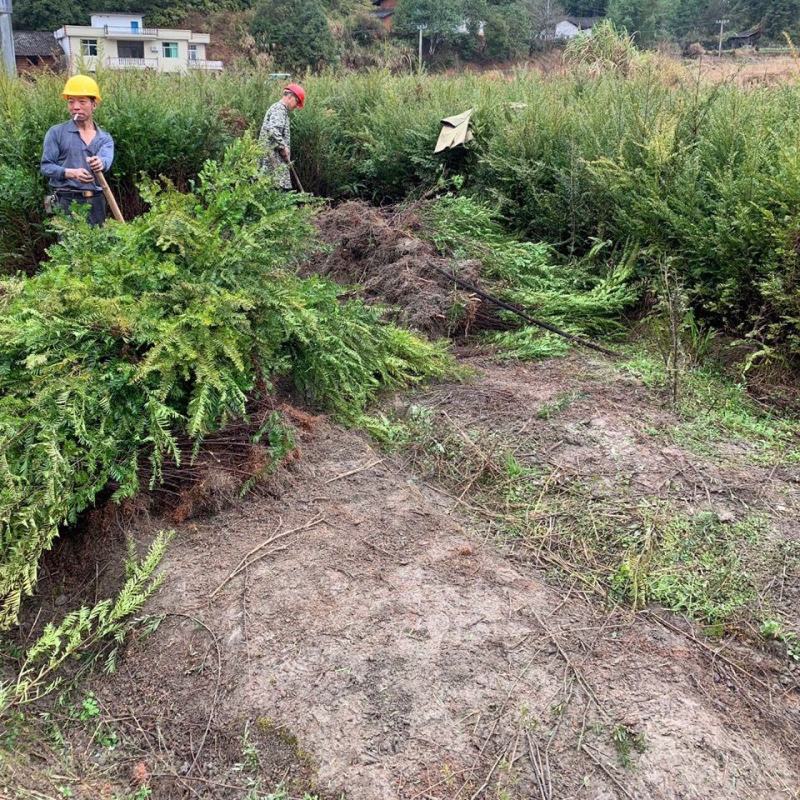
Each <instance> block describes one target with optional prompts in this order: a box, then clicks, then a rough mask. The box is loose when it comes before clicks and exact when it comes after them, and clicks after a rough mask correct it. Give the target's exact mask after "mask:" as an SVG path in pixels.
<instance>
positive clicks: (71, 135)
mask: <svg viewBox="0 0 800 800" xmlns="http://www.w3.org/2000/svg"><path fill="white" fill-rule="evenodd" d="M95 128H97V131H96V133H95V136H94V139H92V141H91V143H90V144H85V143H84V141H83V139H81V134H80V131H79V130H78V126H77V125H76V124H75V122H74V120H69V121H68V122H62V123H61V124H60V125H53V127H52V128H50V130H49V131H47V134H46V135H45V137H44V149H43V151H42V163H41V167H40V169H41V173H42V175H44V176H45V177H46V178H48V180H49V181H50V187H51V188H53V189H78V190H80V191H82V192H87V191H94V192H100V191H102V189H101V187H100V186H99V185H98V184H97V182H93V183H81V182H80V181H78V180H74V179H70V180H67V179H66V178H65V177H64V172H65V170H68V169H81V168H83V169H88V170H89V172H91V171H92V170H91V167H90V166H89V164H88V162H87V161H86V159H87V158H89V157H90V156H99V157H100V159H101V160H102V162H103V172H108V170H109V169H110V168H111V163H112V162H113V161H114V140H113V139H112V138H111V134H109V133H106V131H104V130H101V129H100V128H99V127H97V125H95Z"/></svg>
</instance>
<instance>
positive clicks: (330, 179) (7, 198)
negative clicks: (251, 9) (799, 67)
mask: <svg viewBox="0 0 800 800" xmlns="http://www.w3.org/2000/svg"><path fill="white" fill-rule="evenodd" d="M627 72H628V74H627V75H623V74H621V73H620V72H619V71H615V70H613V69H612V70H602V69H601V70H597V71H596V72H595V73H594V74H590V73H588V72H587V71H586V70H578V69H576V70H575V71H574V72H572V73H565V74H560V75H557V76H549V77H547V78H544V77H542V76H540V75H538V74H536V73H531V72H519V73H516V74H514V75H511V76H501V75H499V74H484V75H458V76H436V77H428V76H421V77H416V76H406V77H403V76H390V75H388V74H384V73H367V74H359V75H346V76H338V75H322V76H316V77H309V78H308V80H307V84H308V90H309V102H308V104H307V106H306V108H305V109H304V110H303V111H301V112H299V113H297V114H296V116H295V118H294V122H293V143H294V152H295V154H296V157H297V161H298V168H299V172H300V177H301V179H302V181H303V184H304V186H305V187H306V189H307V190H309V191H313V192H315V193H317V194H321V195H326V196H331V197H344V196H361V197H365V198H368V199H371V200H374V201H376V202H386V201H392V200H400V199H403V198H405V197H407V196H409V195H413V194H415V193H422V192H424V191H429V190H431V189H432V188H433V189H436V188H437V187H439V188H453V187H458V188H459V189H461V190H463V191H468V192H470V193H472V194H474V195H476V196H478V197H480V198H482V199H484V200H486V201H487V202H489V203H490V204H492V205H493V206H495V207H496V208H497V209H498V211H499V213H500V214H501V216H502V217H503V218H504V219H505V220H506V222H507V224H508V225H509V226H510V227H511V228H513V229H514V230H515V231H516V232H518V233H521V234H522V235H524V236H525V237H526V238H528V239H531V240H534V241H540V240H541V241H546V242H549V243H551V244H553V245H554V246H556V247H557V248H558V249H559V250H560V251H561V253H562V254H563V255H565V256H567V255H573V254H578V255H580V254H583V253H585V252H588V251H589V250H591V248H592V247H593V246H594V245H595V244H596V242H597V241H598V240H611V241H613V242H614V243H616V244H618V245H620V246H624V245H625V244H626V243H635V244H636V245H638V246H639V247H640V248H641V253H642V258H641V259H640V269H641V270H644V271H645V272H647V270H648V268H649V267H651V266H653V265H655V264H657V263H658V262H659V261H660V260H662V259H665V258H669V259H673V260H674V261H675V264H676V267H677V269H678V271H679V272H680V273H681V274H682V276H683V281H684V284H685V285H686V288H687V289H688V290H689V292H690V293H691V294H692V296H693V299H694V302H695V305H696V306H697V307H698V308H699V309H700V310H701V311H702V312H703V313H704V314H705V315H706V317H707V318H708V319H711V320H712V321H714V322H715V323H716V324H718V325H724V326H727V327H730V328H737V329H739V330H740V331H741V332H742V333H752V334H753V335H754V336H755V337H756V338H758V339H761V340H764V341H768V342H781V343H783V344H784V345H788V349H789V351H791V352H793V353H795V354H797V353H798V352H800V340H799V339H798V338H797V331H796V323H797V321H798V319H800V295H799V294H798V286H799V285H800V269H799V268H798V249H800V244H798V242H800V219H799V218H798V209H799V208H800V139H798V137H797V124H798V117H800V88H798V87H797V86H796V85H784V86H779V87H769V88H759V89H751V90H744V89H741V88H738V87H736V86H733V85H716V86H712V85H705V84H703V83H702V82H700V81H699V80H697V79H696V78H695V76H693V75H691V74H690V73H688V72H686V73H684V72H683V71H681V70H677V69H675V68H671V69H669V70H667V71H666V72H665V70H663V69H662V66H661V65H660V64H659V62H658V61H657V60H654V59H651V60H644V61H643V62H642V63H641V64H640V65H639V67H638V68H637V69H633V70H627ZM101 80H102V82H103V85H104V91H105V94H106V97H107V100H106V102H105V103H104V104H103V107H102V112H101V116H100V119H101V124H104V125H106V126H107V127H108V128H109V129H110V130H111V131H112V133H113V134H114V136H115V137H116V139H117V143H118V149H119V158H118V162H117V165H116V167H115V170H114V176H113V177H114V184H115V186H116V188H117V189H118V190H119V191H120V192H121V193H122V195H123V197H124V198H126V199H127V198H130V197H131V196H132V191H131V187H132V186H133V182H134V180H135V179H136V176H137V174H138V173H139V172H140V171H144V172H146V173H148V174H151V175H155V174H165V175H167V176H170V177H172V178H174V179H176V180H178V181H185V180H186V179H187V178H189V177H191V176H192V175H193V174H194V173H195V172H196V171H197V170H198V169H199V168H200V165H201V164H202V163H203V161H204V160H205V159H206V158H208V157H209V156H212V157H213V156H218V155H219V153H221V152H222V150H223V148H224V146H225V145H226V144H227V143H228V142H229V141H230V140H231V138H234V137H235V136H238V135H240V133H241V131H242V130H243V129H247V128H249V129H251V130H254V129H256V128H257V127H258V125H259V124H260V121H261V117H262V115H263V112H264V110H265V108H266V107H267V106H268V105H269V104H270V102H272V101H273V100H274V98H275V97H277V95H278V92H279V89H280V85H279V84H276V83H274V82H270V81H269V80H267V79H265V78H264V77H263V76H259V75H252V74H250V75H247V74H234V73H229V74H225V75H223V76H221V77H219V78H216V79H214V78H210V77H209V76H202V75H200V76H194V75H193V76H188V77H184V78H179V79H176V78H168V77H164V76H142V75H130V74H127V75H126V74H113V75H104V76H101ZM59 88H60V79H58V78H55V77H42V78H40V79H38V80H37V81H36V82H34V83H32V84H31V83H22V82H20V81H17V82H8V81H6V82H0V121H2V122H3V124H4V128H5V131H6V135H5V136H4V138H3V141H2V142H0V164H2V166H1V167H0V229H1V230H2V233H0V258H2V257H3V256H2V255H1V254H3V253H5V254H6V255H5V262H6V265H10V266H11V267H12V268H13V267H14V266H15V265H23V264H26V263H31V261H32V259H34V258H35V257H36V256H37V254H39V253H40V252H41V242H42V238H41V234H42V231H41V225H40V214H39V211H38V208H39V204H40V198H41V195H42V194H43V191H44V185H43V183H42V181H41V180H40V179H39V178H38V177H37V174H36V164H37V161H38V156H39V149H40V146H41V139H42V137H43V134H44V131H45V130H46V128H47V126H48V125H49V124H52V123H53V122H55V121H58V120H60V119H62V118H63V109H62V105H61V101H60V99H59V97H58V90H59ZM470 107H472V108H474V109H475V113H474V129H475V134H476V140H475V142H474V143H473V144H472V145H471V146H470V147H469V149H467V150H460V151H451V152H449V153H447V154H445V155H444V156H437V155H434V153H433V144H434V142H435V140H436V136H437V134H438V130H439V120H440V119H441V118H442V117H444V116H448V115H451V114H455V113H458V112H460V111H463V110H465V109H466V108H470ZM127 202H128V204H129V205H130V204H131V201H130V200H129V199H128V200H127Z"/></svg>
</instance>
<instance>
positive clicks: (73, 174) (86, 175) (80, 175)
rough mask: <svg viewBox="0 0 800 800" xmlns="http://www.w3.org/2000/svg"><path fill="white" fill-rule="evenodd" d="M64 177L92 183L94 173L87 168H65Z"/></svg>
mask: <svg viewBox="0 0 800 800" xmlns="http://www.w3.org/2000/svg"><path fill="white" fill-rule="evenodd" d="M64 177H65V178H66V179H67V180H73V181H80V182H81V183H94V175H92V173H91V172H89V170H88V169H84V168H83V167H81V168H80V169H65V170H64Z"/></svg>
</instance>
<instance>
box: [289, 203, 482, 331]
mask: <svg viewBox="0 0 800 800" xmlns="http://www.w3.org/2000/svg"><path fill="white" fill-rule="evenodd" d="M315 224H316V226H317V228H318V230H319V235H320V239H321V241H322V242H323V244H324V245H325V247H324V249H323V250H321V251H319V252H317V253H316V254H315V255H314V256H312V257H311V258H310V259H309V261H308V262H307V263H306V264H305V265H304V266H303V268H302V272H303V274H304V275H311V274H315V273H316V274H318V275H324V276H326V277H328V278H331V279H332V280H335V281H337V282H338V283H344V284H358V286H359V294H360V295H361V296H363V297H364V299H365V300H366V301H367V302H373V303H379V304H381V305H385V306H387V307H388V316H389V318H390V319H392V320H393V321H394V322H397V323H399V324H401V325H404V326H406V327H410V328H414V329H416V330H418V331H421V332H422V333H425V334H427V335H428V336H431V337H437V336H452V335H454V334H463V333H467V332H468V331H469V330H470V329H471V328H473V327H475V325H476V323H481V327H485V325H483V324H482V320H483V318H484V317H486V316H489V311H488V310H485V309H483V308H482V302H481V300H480V299H479V298H478V297H476V296H475V295H473V294H470V293H469V292H467V291H464V290H462V289H460V288H458V287H457V286H456V285H455V283H454V282H453V281H452V280H449V279H448V278H447V277H446V276H447V275H452V274H455V275H457V276H458V277H459V278H461V280H464V281H467V282H468V283H472V284H477V283H478V281H479V279H480V273H481V263H480V262H479V261H472V260H469V261H455V260H453V259H449V258H444V257H442V256H441V255H439V253H437V251H436V249H435V248H434V247H433V245H432V244H430V243H429V242H426V241H424V240H423V239H420V238H419V237H418V236H417V235H415V234H416V232H417V231H419V229H420V222H419V219H418V218H416V216H415V215H414V214H413V212H408V211H406V212H402V213H396V212H392V211H391V210H390V211H386V210H381V209H376V208H373V207H371V206H369V205H367V204H366V203H362V202H359V201H349V202H346V203H342V204H341V205H339V206H336V207H335V208H331V209H328V210H326V211H323V212H322V213H321V214H319V215H318V216H317V218H316V220H315ZM443 273H444V274H443Z"/></svg>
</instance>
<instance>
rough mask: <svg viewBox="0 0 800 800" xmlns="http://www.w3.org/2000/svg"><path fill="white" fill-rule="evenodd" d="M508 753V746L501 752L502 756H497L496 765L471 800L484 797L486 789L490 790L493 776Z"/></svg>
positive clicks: (493, 765)
mask: <svg viewBox="0 0 800 800" xmlns="http://www.w3.org/2000/svg"><path fill="white" fill-rule="evenodd" d="M507 752H508V744H507V745H506V746H505V747H504V748H503V749H502V750H501V751H500V755H499V756H497V758H496V759H495V762H494V764H492V766H491V768H490V769H489V772H488V773H487V774H486V777H485V778H484V780H483V783H482V784H481V785H480V786H479V787H478V788H477V789H476V790H475V792H473V794H472V797H470V799H469V800H476V798H478V797H480V795H482V794H483V793H484V792H485V791H486V789H488V788H489V783H490V781H491V780H492V775H494V771H495V770H496V769H497V767H498V765H499V764H500V762H501V761H502V760H503V758H504V757H505V754H506V753H507Z"/></svg>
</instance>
